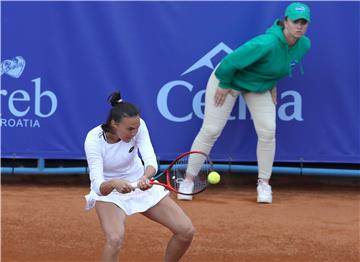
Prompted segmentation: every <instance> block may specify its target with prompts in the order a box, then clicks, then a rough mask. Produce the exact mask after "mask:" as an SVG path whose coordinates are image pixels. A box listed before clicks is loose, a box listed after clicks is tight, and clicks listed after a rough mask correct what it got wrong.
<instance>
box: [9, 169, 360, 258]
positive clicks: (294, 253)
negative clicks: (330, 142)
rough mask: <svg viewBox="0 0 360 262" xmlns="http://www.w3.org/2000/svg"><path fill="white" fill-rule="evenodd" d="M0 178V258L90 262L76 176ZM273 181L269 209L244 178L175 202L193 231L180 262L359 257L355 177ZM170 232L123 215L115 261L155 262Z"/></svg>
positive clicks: (91, 219) (97, 238)
mask: <svg viewBox="0 0 360 262" xmlns="http://www.w3.org/2000/svg"><path fill="white" fill-rule="evenodd" d="M40 177H41V176H40ZM6 180H7V179H4V177H3V182H2V261H4V262H12V261H14V262H15V261H27V262H29V261H79V262H80V261H100V256H101V251H102V245H103V241H104V238H103V234H102V231H101V229H100V225H99V222H98V218H97V215H96V212H95V210H91V211H89V212H87V211H85V210H84V199H83V196H84V195H85V194H86V193H87V192H88V185H87V184H86V182H84V180H86V178H83V179H82V181H81V182H79V181H78V178H76V177H71V179H68V180H67V182H66V183H65V182H64V178H62V181H60V182H59V181H56V182H54V180H55V179H54V178H51V179H47V181H46V182H44V181H43V180H41V179H40V178H39V177H38V176H37V179H36V181H32V180H31V179H25V180H24V179H23V180H22V181H6ZM51 180H53V181H52V182H49V181H51ZM58 180H59V179H58ZM273 180H274V182H273V192H274V199H273V201H274V203H273V204H271V205H259V204H257V203H256V202H255V196H256V195H255V187H254V183H255V181H256V180H255V177H254V176H243V175H234V174H229V175H226V179H224V180H223V181H222V184H221V185H218V186H216V187H215V186H213V187H212V188H210V189H209V190H207V191H205V192H204V193H202V194H200V195H198V196H197V197H196V199H195V200H194V201H191V202H178V203H179V205H181V207H182V208H183V209H184V210H185V211H186V213H187V214H188V215H189V216H190V217H191V219H192V221H193V223H194V225H195V227H196V234H195V237H194V240H193V243H192V245H191V247H190V249H189V250H188V252H187V253H186V255H185V256H184V257H183V259H182V261H184V262H186V261H189V262H190V261H307V262H310V261H321V262H323V261H332V262H333V261H344V262H351V261H354V262H355V261H360V253H359V246H360V244H359V222H360V220H359V216H360V212H359V200H360V193H359V181H358V180H356V179H346V178H341V179H334V178H329V177H328V178H321V179H320V178H315V177H299V176H291V177H286V176H275V177H274V179H273ZM172 197H174V195H172ZM170 235H171V234H170V232H168V231H167V229H165V228H163V227H158V226H157V225H156V224H155V223H153V222H151V221H149V220H147V219H146V218H145V217H143V216H142V215H140V214H137V215H134V216H130V217H128V219H127V222H126V235H125V242H124V246H123V249H122V252H121V256H120V261H129V262H130V261H162V255H163V252H164V248H165V245H166V242H167V239H168V238H169V237H170Z"/></svg>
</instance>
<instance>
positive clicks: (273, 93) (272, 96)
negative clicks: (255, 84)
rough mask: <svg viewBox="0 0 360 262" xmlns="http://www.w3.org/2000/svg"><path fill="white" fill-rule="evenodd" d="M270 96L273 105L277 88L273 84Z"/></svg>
mask: <svg viewBox="0 0 360 262" xmlns="http://www.w3.org/2000/svg"><path fill="white" fill-rule="evenodd" d="M271 98H272V101H273V103H274V105H276V104H277V90H276V86H274V88H273V89H271Z"/></svg>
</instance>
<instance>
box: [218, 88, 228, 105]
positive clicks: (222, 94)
mask: <svg viewBox="0 0 360 262" xmlns="http://www.w3.org/2000/svg"><path fill="white" fill-rule="evenodd" d="M230 91H231V89H224V88H220V87H218V88H216V92H215V96H214V103H215V106H222V105H223V104H224V101H225V98H226V96H227V95H228V94H229V92H230Z"/></svg>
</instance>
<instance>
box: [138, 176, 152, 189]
mask: <svg viewBox="0 0 360 262" xmlns="http://www.w3.org/2000/svg"><path fill="white" fill-rule="evenodd" d="M138 187H139V188H140V189H141V190H148V189H149V188H151V187H152V184H150V183H149V179H148V178H147V177H146V176H142V177H141V178H140V179H139V182H138Z"/></svg>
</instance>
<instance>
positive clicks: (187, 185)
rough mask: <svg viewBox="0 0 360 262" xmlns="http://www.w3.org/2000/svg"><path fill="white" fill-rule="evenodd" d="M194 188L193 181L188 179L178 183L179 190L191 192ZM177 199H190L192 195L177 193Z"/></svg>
mask: <svg viewBox="0 0 360 262" xmlns="http://www.w3.org/2000/svg"><path fill="white" fill-rule="evenodd" d="M193 190H194V182H193V181H189V180H184V181H183V182H181V183H180V186H179V192H182V193H188V194H191V193H192V192H193ZM177 199H178V200H192V196H189V195H183V194H177Z"/></svg>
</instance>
